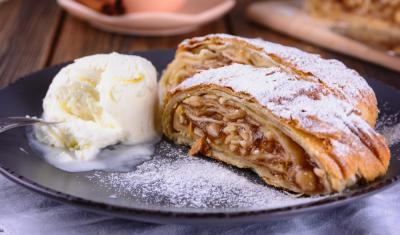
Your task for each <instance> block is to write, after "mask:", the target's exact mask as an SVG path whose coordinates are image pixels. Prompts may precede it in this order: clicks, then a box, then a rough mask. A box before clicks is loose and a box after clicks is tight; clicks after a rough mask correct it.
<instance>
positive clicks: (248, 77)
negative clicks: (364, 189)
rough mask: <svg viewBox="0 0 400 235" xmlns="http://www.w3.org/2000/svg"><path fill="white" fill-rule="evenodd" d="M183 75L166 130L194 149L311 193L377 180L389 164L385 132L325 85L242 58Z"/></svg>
mask: <svg viewBox="0 0 400 235" xmlns="http://www.w3.org/2000/svg"><path fill="white" fill-rule="evenodd" d="M184 80H185V81H183V82H182V83H180V84H179V85H177V87H176V88H173V89H172V90H170V91H169V92H167V93H166V96H165V103H164V110H163V116H162V121H163V130H164V133H165V134H166V136H167V137H169V138H170V139H172V140H173V141H175V142H177V143H179V144H185V145H189V146H191V149H190V154H192V155H195V154H198V153H201V154H204V155H206V156H209V157H212V158H215V159H218V160H221V161H223V162H226V163H229V164H232V165H234V166H237V167H240V168H250V169H253V170H254V171H255V172H256V173H257V174H258V175H259V176H260V177H262V179H263V180H264V181H265V182H266V183H268V184H270V185H273V186H276V187H280V188H284V189H288V190H291V191H293V192H298V193H305V194H310V195H311V194H327V193H332V192H340V191H343V190H344V189H345V188H346V187H350V186H352V185H354V184H356V183H358V182H360V181H372V180H374V179H375V178H377V177H379V176H381V175H383V174H385V172H386V170H387V168H388V163H389V157H390V153H389V150H388V148H387V146H386V144H385V142H384V139H383V137H381V136H380V135H379V134H377V133H376V132H375V131H374V130H373V129H372V128H371V127H370V125H369V124H368V123H367V122H366V121H365V120H364V119H363V118H362V116H360V115H359V114H357V112H355V111H354V110H353V106H352V104H350V103H348V102H346V101H345V100H343V99H341V98H338V96H337V94H336V92H335V91H334V90H332V89H330V88H329V87H327V86H325V85H324V84H320V83H316V82H314V81H312V80H306V79H302V78H299V77H297V76H296V75H295V74H292V73H290V72H287V71H285V70H283V69H281V68H277V67H274V68H257V67H253V66H248V65H241V64H232V65H229V66H225V67H221V68H217V69H209V70H206V71H202V72H200V73H197V74H196V75H194V76H192V77H189V78H186V79H184Z"/></svg>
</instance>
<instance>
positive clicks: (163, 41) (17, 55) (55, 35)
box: [0, 0, 400, 99]
mask: <svg viewBox="0 0 400 235" xmlns="http://www.w3.org/2000/svg"><path fill="white" fill-rule="evenodd" d="M251 2H252V1H251V0H238V3H237V4H236V6H235V8H234V9H233V11H231V12H230V13H229V14H227V15H225V16H224V17H223V18H221V19H219V20H217V21H215V22H212V23H210V24H208V25H205V26H203V27H201V28H199V29H198V30H196V31H194V32H192V33H189V34H185V35H180V36H172V37H139V36H124V35H117V34H111V33H106V32H102V31H100V30H97V29H94V28H92V27H91V26H90V25H88V24H87V23H85V22H82V21H80V20H78V19H76V18H74V17H72V16H71V15H69V14H68V13H66V12H65V11H63V10H62V9H61V8H60V7H59V6H58V5H57V3H56V1H55V0H35V1H31V0H9V1H6V2H4V3H2V4H0V42H1V43H0V87H4V86H6V85H7V84H10V83H12V82H14V81H16V80H18V78H20V77H21V76H24V75H26V74H29V73H31V72H34V71H37V70H40V69H42V68H44V67H47V66H50V65H52V64H57V63H61V62H65V61H69V60H72V59H74V58H78V57H82V56H85V55H90V54H95V53H102V52H103V53H104V52H111V51H118V52H132V51H143V50H151V49H157V48H172V47H176V46H177V45H178V44H179V42H181V41H182V40H183V39H185V38H188V37H193V36H199V35H205V34H209V33H230V34H235V35H241V36H247V37H261V38H263V39H266V40H269V41H273V42H278V43H281V44H284V45H289V46H295V47H298V48H300V49H303V50H306V51H309V52H313V53H319V54H321V55H322V56H323V57H326V58H336V59H339V60H341V61H342V62H344V63H345V64H346V65H347V66H349V67H351V68H353V69H355V70H357V71H358V72H359V73H361V74H362V75H363V76H366V77H373V78H377V79H380V80H382V81H385V82H386V83H389V84H391V85H393V86H395V87H397V88H399V89H400V74H399V73H395V72H392V71H390V70H387V69H384V68H381V67H379V66H375V65H372V64H369V63H365V62H362V61H360V60H356V59H353V58H350V57H348V56H344V55H339V54H336V53H333V52H330V51H327V50H324V49H321V48H318V47H315V46H312V45H310V44H307V43H305V42H302V41H299V40H296V39H294V38H290V37H288V36H285V35H282V34H280V33H277V32H274V31H271V30H269V29H266V28H264V27H261V26H258V25H255V24H253V23H251V22H248V21H246V19H245V17H244V13H243V12H244V10H245V8H246V5H248V4H249V3H251ZM399 99H400V97H399Z"/></svg>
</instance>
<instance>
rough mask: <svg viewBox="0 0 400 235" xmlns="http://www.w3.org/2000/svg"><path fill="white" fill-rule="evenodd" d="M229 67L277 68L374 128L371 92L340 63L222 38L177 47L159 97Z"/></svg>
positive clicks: (279, 47) (263, 43) (261, 43)
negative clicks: (322, 92) (203, 74)
mask: <svg viewBox="0 0 400 235" xmlns="http://www.w3.org/2000/svg"><path fill="white" fill-rule="evenodd" d="M232 63H239V64H248V65H252V66H255V67H265V68H268V67H277V68H281V69H282V70H283V71H285V72H287V73H288V74H292V75H293V76H294V77H296V79H299V80H304V81H310V82H312V83H315V84H319V85H321V86H323V87H324V88H325V89H328V90H329V91H330V92H332V94H334V95H335V96H336V97H337V98H338V99H340V100H343V101H345V102H347V103H348V104H349V105H351V106H352V108H353V109H354V112H355V113H357V114H358V115H360V116H361V117H362V118H364V119H365V120H366V121H367V122H368V123H369V124H370V125H371V126H374V124H375V120H376V118H377V115H378V109H377V101H376V97H375V94H374V92H373V90H372V89H371V88H370V87H369V86H368V84H367V83H366V82H365V80H364V79H363V78H362V77H361V76H360V75H359V74H358V73H357V72H355V71H354V70H351V69H348V68H347V67H346V66H345V65H343V63H341V62H339V61H337V60H326V59H323V58H321V57H320V56H319V55H314V54H310V53H306V52H303V51H301V50H298V49H296V48H292V47H286V46H282V45H279V44H275V43H271V42H267V41H263V40H259V39H247V38H241V37H235V36H231V35H225V34H217V35H207V36H205V37H197V38H192V39H189V40H185V41H184V42H183V43H181V44H180V46H179V47H178V50H177V52H176V55H175V59H174V60H173V61H172V63H170V64H169V65H168V67H167V69H166V71H165V72H164V74H163V76H162V78H161V82H160V85H161V89H163V91H162V93H163V94H165V92H166V91H168V90H171V89H173V88H174V87H176V86H177V85H178V84H180V83H181V82H182V81H184V80H186V79H187V78H189V77H191V76H193V75H194V74H196V73H198V72H200V71H203V70H207V69H210V68H219V67H222V66H226V65H230V64H232Z"/></svg>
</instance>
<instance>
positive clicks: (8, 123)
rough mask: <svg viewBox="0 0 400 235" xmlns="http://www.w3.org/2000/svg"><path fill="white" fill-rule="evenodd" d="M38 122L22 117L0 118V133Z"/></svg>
mask: <svg viewBox="0 0 400 235" xmlns="http://www.w3.org/2000/svg"><path fill="white" fill-rule="evenodd" d="M38 122H39V120H35V119H33V118H24V117H2V118H0V133H3V132H5V131H8V130H10V129H13V128H16V127H21V126H28V125H33V124H35V123H38Z"/></svg>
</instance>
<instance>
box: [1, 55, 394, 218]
mask: <svg viewBox="0 0 400 235" xmlns="http://www.w3.org/2000/svg"><path fill="white" fill-rule="evenodd" d="M137 54H139V55H141V56H143V57H146V58H147V59H149V60H150V61H152V62H153V63H154V64H155V66H156V67H157V69H158V71H159V73H160V72H161V71H162V70H163V69H164V68H165V66H166V65H167V64H168V63H169V62H170V61H171V60H172V58H173V54H174V52H173V51H172V50H163V51H150V52H142V53H137ZM62 66H63V65H58V66H54V67H50V68H47V69H44V70H42V71H39V72H37V73H34V74H31V75H29V76H26V77H24V78H23V79H21V80H19V81H18V82H17V83H15V84H13V85H10V86H9V87H7V88H5V89H3V90H0V116H24V115H26V114H29V115H36V116H39V115H40V114H41V112H42V108H41V103H42V99H43V97H44V96H45V93H46V91H47V88H48V86H49V84H50V82H51V79H52V78H53V77H54V75H55V74H56V73H57V72H58V71H59V70H60V68H61V67H62ZM367 79H368V82H369V84H370V85H371V86H372V88H373V89H374V90H375V92H376V94H377V97H378V100H379V103H380V104H386V107H385V108H383V107H381V108H382V110H383V111H382V113H381V115H391V114H393V113H394V112H396V111H398V110H400V102H399V101H398V99H399V97H400V91H398V90H396V89H394V88H392V87H390V86H388V85H385V84H384V83H382V82H379V81H377V80H374V79H373V78H367ZM388 107H389V108H388ZM175 148H176V149H177V150H176V151H178V147H177V146H175ZM21 149H23V150H24V151H21ZM398 149H399V144H397V145H395V146H392V149H391V151H392V158H391V162H390V168H389V171H388V174H387V175H386V176H385V177H384V178H382V179H379V180H377V181H376V182H374V183H372V184H370V185H364V186H359V187H357V188H355V189H351V190H349V191H347V192H345V193H343V194H339V195H333V196H330V197H327V198H322V199H318V200H314V201H311V202H310V201H309V202H303V203H300V204H296V205H291V206H279V207H276V208H272V209H271V208H263V207H262V206H259V207H256V208H254V207H238V206H233V207H232V206H230V205H229V203H225V204H224V203H222V204H219V205H212V203H213V202H211V205H209V206H208V207H203V208H195V207H193V206H186V207H185V206H183V207H182V206H180V207H176V206H173V205H171V203H167V201H168V200H167V199H168V198H167V199H166V200H167V201H166V200H148V201H143V200H142V199H141V198H138V197H135V196H133V195H125V196H123V197H120V198H118V199H115V198H113V197H110V190H109V189H106V188H104V187H100V186H99V184H98V183H97V182H95V181H93V180H87V176H90V175H91V174H94V173H93V172H84V173H68V172H64V171H61V170H59V169H56V168H54V167H52V166H51V165H49V164H47V163H46V162H45V161H44V160H42V158H40V156H39V154H38V153H37V152H35V151H34V150H32V149H31V148H30V146H29V144H28V141H27V138H26V130H25V129H24V128H20V129H14V130H11V131H8V132H6V133H4V134H2V135H0V167H1V168H0V172H1V173H2V174H3V175H5V176H6V177H8V178H9V179H11V180H13V181H14V182H16V183H18V184H21V185H23V186H25V187H27V188H29V189H31V190H33V191H36V192H38V193H41V194H43V195H45V196H48V197H50V198H53V199H55V200H58V201H61V202H65V203H69V204H73V205H76V206H80V207H82V208H84V209H88V210H91V211H96V212H100V213H105V214H110V215H114V216H118V217H123V218H128V219H134V220H141V221H148V222H156V223H237V222H243V223H245V222H256V221H265V220H271V219H278V218H282V217H286V216H294V215H296V214H299V213H308V212H311V211H319V210H323V209H327V208H333V207H337V206H340V205H345V204H347V203H350V202H351V201H353V200H358V199H360V198H362V197H365V196H369V195H372V194H374V193H377V192H379V191H381V190H383V189H385V188H387V187H389V186H391V185H393V184H394V183H395V182H396V181H398V179H399V177H400V160H399V152H398ZM172 151H174V149H172ZM213 164H218V163H213ZM229 169H230V170H232V171H233V172H236V173H237V174H240V175H241V176H243V177H247V178H248V179H249V180H254V181H255V182H256V181H257V179H256V178H255V177H253V176H254V175H252V174H251V173H249V172H247V171H239V170H237V169H233V168H229ZM105 174H107V173H105ZM182 180H184V179H182ZM256 183H257V182H256ZM111 193H112V192H111ZM152 197H154V198H157V195H156V194H154V195H153V196H152Z"/></svg>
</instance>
